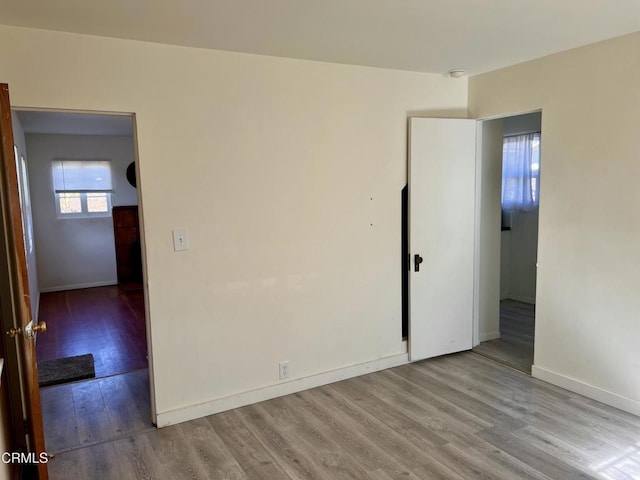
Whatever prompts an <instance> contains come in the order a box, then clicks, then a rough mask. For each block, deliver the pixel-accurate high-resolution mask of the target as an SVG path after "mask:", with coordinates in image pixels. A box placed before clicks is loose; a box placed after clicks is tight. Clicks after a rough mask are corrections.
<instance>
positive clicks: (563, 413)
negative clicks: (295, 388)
mask: <svg viewBox="0 0 640 480" xmlns="http://www.w3.org/2000/svg"><path fill="white" fill-rule="evenodd" d="M639 445H640V418H638V417H635V416H633V415H629V414H626V413H624V412H621V411H619V410H616V409H613V408H610V407H607V406H604V405H602V404H600V403H598V402H595V401H592V400H589V399H586V398H584V397H581V396H579V395H576V394H572V393H570V392H567V391H565V390H562V389H560V388H556V387H553V386H551V385H549V384H546V383H544V382H540V381H538V380H536V379H534V378H531V377H529V376H527V375H524V374H522V373H519V372H516V371H514V370H511V369H509V368H506V367H504V366H502V365H500V364H498V363H496V362H493V361H490V360H487V359H485V358H483V357H481V356H479V355H476V354H474V353H470V352H467V353H462V354H456V355H451V356H446V357H441V358H437V359H431V360H426V361H423V362H419V363H415V364H410V365H405V366H402V367H398V368H394V369H390V370H385V371H382V372H377V373H373V374H370V375H366V376H362V377H359V378H354V379H350V380H346V381H342V382H339V383H335V384H332V385H329V386H324V387H320V388H315V389H313V390H308V391H305V392H301V393H297V394H293V395H289V396H286V397H282V398H278V399H274V400H270V401H266V402H262V403H259V404H256V405H252V406H248V407H244V408H239V409H235V410H231V411H228V412H225V413H221V414H218V415H212V416H209V417H206V418H202V419H198V420H194V421H190V422H186V423H182V424H179V425H174V426H171V427H166V428H163V429H158V430H153V431H146V432H141V433H138V434H135V435H130V436H126V437H124V438H120V439H117V440H115V441H111V442H106V443H100V444H97V445H93V446H88V447H85V448H80V449H76V450H72V451H67V452H65V453H62V454H60V455H58V456H56V457H55V458H54V459H53V460H52V461H51V462H50V463H49V468H50V472H51V478H52V479H53V480H55V479H69V478H71V479H111V478H113V479H143V478H144V479H151V478H157V479H171V480H173V479H182V478H190V479H196V478H197V479H215V480H222V479H265V480H279V479H283V480H289V479H325V480H336V479H358V480H359V479H373V480H389V479H403V480H416V479H452V480H470V479H503V480H506V479H559V480H571V479H578V478H601V479H633V478H636V479H637V478H639V477H638V475H640V451H639V448H640V447H639Z"/></svg>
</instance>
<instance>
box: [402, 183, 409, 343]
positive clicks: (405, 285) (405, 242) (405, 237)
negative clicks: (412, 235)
mask: <svg viewBox="0 0 640 480" xmlns="http://www.w3.org/2000/svg"><path fill="white" fill-rule="evenodd" d="M408 207H409V188H408V187H407V186H406V185H405V186H404V188H403V189H402V249H401V250H402V258H401V259H400V266H401V270H402V338H407V337H408V336H409V269H410V268H411V266H410V262H409V208H408Z"/></svg>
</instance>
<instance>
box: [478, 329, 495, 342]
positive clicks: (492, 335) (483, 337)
mask: <svg viewBox="0 0 640 480" xmlns="http://www.w3.org/2000/svg"><path fill="white" fill-rule="evenodd" d="M496 338H500V332H499V331H497V330H496V331H495V332H484V333H480V341H481V342H486V341H487V340H495V339H496Z"/></svg>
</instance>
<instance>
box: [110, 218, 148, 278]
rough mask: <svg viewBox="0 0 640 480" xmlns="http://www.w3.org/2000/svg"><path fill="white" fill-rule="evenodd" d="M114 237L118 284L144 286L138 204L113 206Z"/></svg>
mask: <svg viewBox="0 0 640 480" xmlns="http://www.w3.org/2000/svg"><path fill="white" fill-rule="evenodd" d="M112 214H113V237H114V239H115V248H116V268H117V272H118V284H120V285H121V286H123V287H124V288H128V287H133V286H137V285H139V286H140V287H141V286H142V256H141V254H140V229H139V225H138V206H137V205H127V206H121V207H113V212H112Z"/></svg>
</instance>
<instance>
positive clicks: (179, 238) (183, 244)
mask: <svg viewBox="0 0 640 480" xmlns="http://www.w3.org/2000/svg"><path fill="white" fill-rule="evenodd" d="M173 250H174V251H175V252H181V251H183V250H189V238H188V237H187V231H186V230H185V229H184V228H179V229H176V230H174V231H173Z"/></svg>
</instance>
